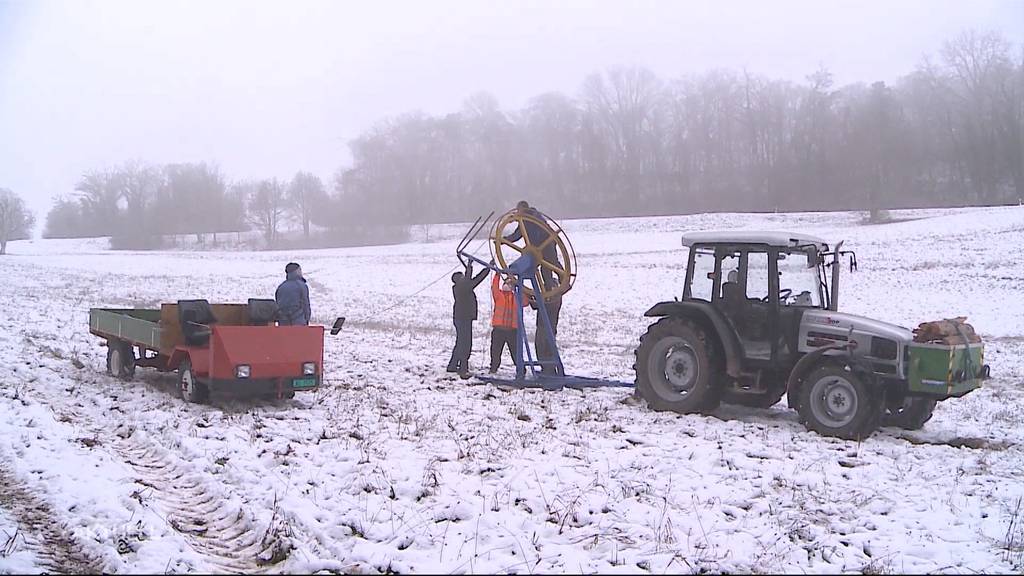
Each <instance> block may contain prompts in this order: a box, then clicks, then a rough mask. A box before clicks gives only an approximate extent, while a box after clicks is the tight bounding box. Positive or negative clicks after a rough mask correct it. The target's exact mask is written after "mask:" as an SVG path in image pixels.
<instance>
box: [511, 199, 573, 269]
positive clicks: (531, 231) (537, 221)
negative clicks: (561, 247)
mask: <svg viewBox="0 0 1024 576" xmlns="http://www.w3.org/2000/svg"><path fill="white" fill-rule="evenodd" d="M515 213H516V215H518V216H521V217H524V219H523V221H522V223H521V224H520V225H518V226H516V229H515V230H514V231H513V232H512V233H511V234H509V235H508V236H505V240H507V241H509V242H518V241H519V240H522V239H523V235H524V234H525V235H526V236H527V237H528V238H529V241H530V245H532V246H544V249H543V250H542V252H541V254H542V257H543V258H544V261H545V262H547V263H548V264H551V265H553V266H556V267H561V266H560V264H559V262H558V247H557V246H556V245H555V243H554V242H550V243H547V245H546V246H545V243H546V242H547V240H548V239H549V238H551V235H552V230H551V227H550V225H548V219H547V218H546V217H545V216H544V214H542V213H541V212H540V210H537V209H536V208H534V207H533V206H530V204H529V203H528V202H527V201H526V200H520V201H519V202H518V203H517V204H516V209H515ZM524 228H525V230H524ZM538 264H539V262H538ZM539 268H540V275H541V279H542V280H543V281H544V288H545V289H550V288H552V287H554V286H556V285H557V278H555V277H554V275H553V274H552V273H551V270H550V269H549V268H548V267H546V266H540V267H539Z"/></svg>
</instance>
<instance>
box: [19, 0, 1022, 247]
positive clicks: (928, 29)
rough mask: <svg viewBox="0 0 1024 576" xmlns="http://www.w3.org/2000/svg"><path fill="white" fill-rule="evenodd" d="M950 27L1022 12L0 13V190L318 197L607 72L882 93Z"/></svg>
mask: <svg viewBox="0 0 1024 576" xmlns="http://www.w3.org/2000/svg"><path fill="white" fill-rule="evenodd" d="M965 28H977V29H981V30H995V31H999V32H1001V33H1003V34H1004V35H1006V36H1007V38H1008V39H1009V40H1011V41H1013V42H1015V43H1019V42H1020V41H1021V38H1022V35H1024V3H1022V2H1020V1H1019V0H1010V1H1004V2H998V1H972V2H962V1H959V0H953V1H948V0H903V1H900V2H889V1H877V2H852V1H842V2H840V1H829V2H821V1H806V2H795V1H790V2H779V1H774V2H755V1H752V0H751V1H748V2H722V1H718V2H702V3H697V2H680V1H674V0H673V1H665V2H652V1H648V2H622V1H602V2H598V1H563V2H549V1H539V2H534V1H530V2H525V1H511V0H510V1H506V2H500V3H499V2H482V1H476V0H467V1H444V2H442V1H437V0H431V1H429V2H418V1H409V2H288V3H285V2H280V3H263V2H165V3H157V2H114V1H104V2H87V1H67V2H4V1H2V0H0V187H6V188H10V189H11V190H13V191H15V192H16V193H18V194H20V195H21V196H23V197H24V198H26V200H27V201H28V203H29V206H30V207H31V208H32V209H33V210H34V211H35V212H36V214H37V216H39V218H40V221H41V220H42V219H43V217H44V216H45V214H46V211H47V210H48V209H49V207H50V205H51V202H52V200H53V199H54V198H55V197H57V196H59V195H61V194H68V193H70V192H71V191H72V190H73V188H74V183H75V181H76V180H77V179H78V177H79V176H80V175H81V174H82V173H83V172H84V171H86V170H89V169H94V168H102V167H105V166H111V165H114V164H117V163H120V162H123V161H125V160H130V159H138V160H142V161H145V162H150V163H169V162H177V161H212V162H215V163H217V164H219V165H220V166H221V168H223V169H224V171H225V172H226V174H227V175H228V176H229V177H230V178H256V177H272V176H277V177H281V178H288V177H290V176H291V175H292V174H294V173H295V172H296V171H297V170H309V171H312V172H314V173H316V174H318V175H320V176H321V177H323V178H325V180H326V179H329V177H330V176H331V175H332V174H333V172H334V171H335V170H336V169H337V168H338V167H340V166H342V165H343V164H346V163H347V162H348V152H347V147H346V143H347V141H348V140H349V139H351V138H352V137H354V136H356V135H358V134H359V133H360V132H361V131H363V130H365V129H366V128H368V127H370V126H371V125H372V124H373V123H375V122H377V121H378V120H380V119H382V118H384V117H387V116H391V115H396V114H400V113H403V112H408V111H412V110H423V111H425V112H428V113H433V114H441V113H445V112H448V111H455V110H457V109H458V108H459V107H460V106H461V103H462V101H463V100H464V99H465V98H466V97H467V96H469V95H471V94H473V93H474V92H477V91H488V92H491V93H493V94H494V95H495V96H496V97H497V98H498V100H499V101H500V102H501V105H502V106H503V107H504V108H517V107H520V106H522V104H523V103H524V102H525V101H526V100H527V99H529V98H530V97H532V96H535V95H537V94H539V93H542V92H546V91H551V90H557V91H561V92H564V93H566V94H570V95H573V94H575V93H576V92H577V89H578V87H579V85H580V83H581V82H582V80H583V78H584V76H585V75H587V74H588V73H590V72H594V71H599V70H604V69H607V68H609V67H613V66H618V65H639V66H644V67H647V68H650V69H651V70H652V71H654V72H655V73H656V74H658V75H659V76H661V77H663V78H673V77H677V76H680V75H683V74H688V73H699V72H702V71H706V70H709V69H712V68H720V67H724V68H732V69H741V68H746V69H748V70H750V71H752V72H756V73H758V74H764V75H768V76H771V77H781V78H787V79H792V80H797V81H799V80H802V79H803V78H804V76H806V75H807V74H809V73H810V72H812V71H814V70H815V69H816V68H818V67H819V66H826V67H828V68H829V69H831V70H832V72H833V73H834V74H835V77H836V80H837V82H838V83H840V84H842V83H847V82H855V81H867V82H870V81H874V80H886V81H890V82H891V81H892V80H895V79H896V78H898V77H899V76H901V75H903V74H906V73H908V72H910V71H912V70H913V69H914V67H915V66H916V65H917V64H918V63H919V62H920V60H921V57H922V55H924V54H926V53H934V52H936V51H937V50H938V49H939V47H940V46H941V44H942V42H943V41H944V40H946V39H949V38H951V37H953V36H954V35H956V34H957V33H958V32H960V31H961V30H963V29H965ZM39 228H41V226H40V227H39ZM37 234H38V229H37Z"/></svg>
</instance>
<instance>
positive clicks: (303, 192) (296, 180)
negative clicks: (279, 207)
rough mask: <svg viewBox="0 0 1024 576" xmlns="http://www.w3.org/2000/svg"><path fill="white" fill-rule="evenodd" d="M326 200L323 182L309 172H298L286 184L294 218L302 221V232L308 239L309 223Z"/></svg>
mask: <svg viewBox="0 0 1024 576" xmlns="http://www.w3.org/2000/svg"><path fill="white" fill-rule="evenodd" d="M326 200H327V192H325V191H324V183H323V182H322V181H321V180H320V178H319V177H318V176H316V175H314V174H310V173H309V172H299V173H297V174H295V176H294V177H293V178H292V181H291V183H290V184H289V185H288V203H289V205H290V207H291V210H292V212H293V213H294V215H295V217H296V219H297V220H298V221H299V222H301V223H302V234H303V236H304V237H305V238H306V240H309V223H310V222H311V221H312V220H313V219H314V218H315V217H316V216H315V213H316V212H317V211H319V210H322V209H323V208H324V207H325V206H324V204H325V202H326Z"/></svg>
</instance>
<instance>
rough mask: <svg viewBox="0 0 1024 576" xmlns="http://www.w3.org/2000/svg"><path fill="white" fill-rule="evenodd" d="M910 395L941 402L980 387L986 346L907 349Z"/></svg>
mask: <svg viewBox="0 0 1024 576" xmlns="http://www.w3.org/2000/svg"><path fill="white" fill-rule="evenodd" d="M907 351H908V357H909V364H910V366H909V370H908V374H907V380H908V388H909V390H910V391H911V392H916V393H922V394H927V395H929V396H937V397H941V398H950V397H960V396H963V395H964V394H967V393H968V392H970V391H971V390H974V389H977V388H980V387H981V380H982V378H984V377H985V376H984V374H985V371H986V368H985V345H984V344H982V343H980V342H979V343H975V344H955V345H953V344H923V343H918V342H914V343H911V344H910V345H909V346H908V347H907Z"/></svg>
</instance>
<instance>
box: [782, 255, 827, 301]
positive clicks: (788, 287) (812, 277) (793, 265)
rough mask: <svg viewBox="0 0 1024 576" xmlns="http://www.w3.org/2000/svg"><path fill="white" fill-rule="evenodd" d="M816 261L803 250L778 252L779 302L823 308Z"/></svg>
mask: <svg viewBox="0 0 1024 576" xmlns="http://www.w3.org/2000/svg"><path fill="white" fill-rule="evenodd" d="M822 302H823V299H822V294H821V282H820V279H819V277H818V266H817V263H816V262H815V261H814V260H813V259H812V258H811V257H810V255H809V254H808V253H807V252H804V251H803V250H791V251H780V252H779V304H780V305H782V306H806V307H810V308H823V307H824V305H823V303H822Z"/></svg>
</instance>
